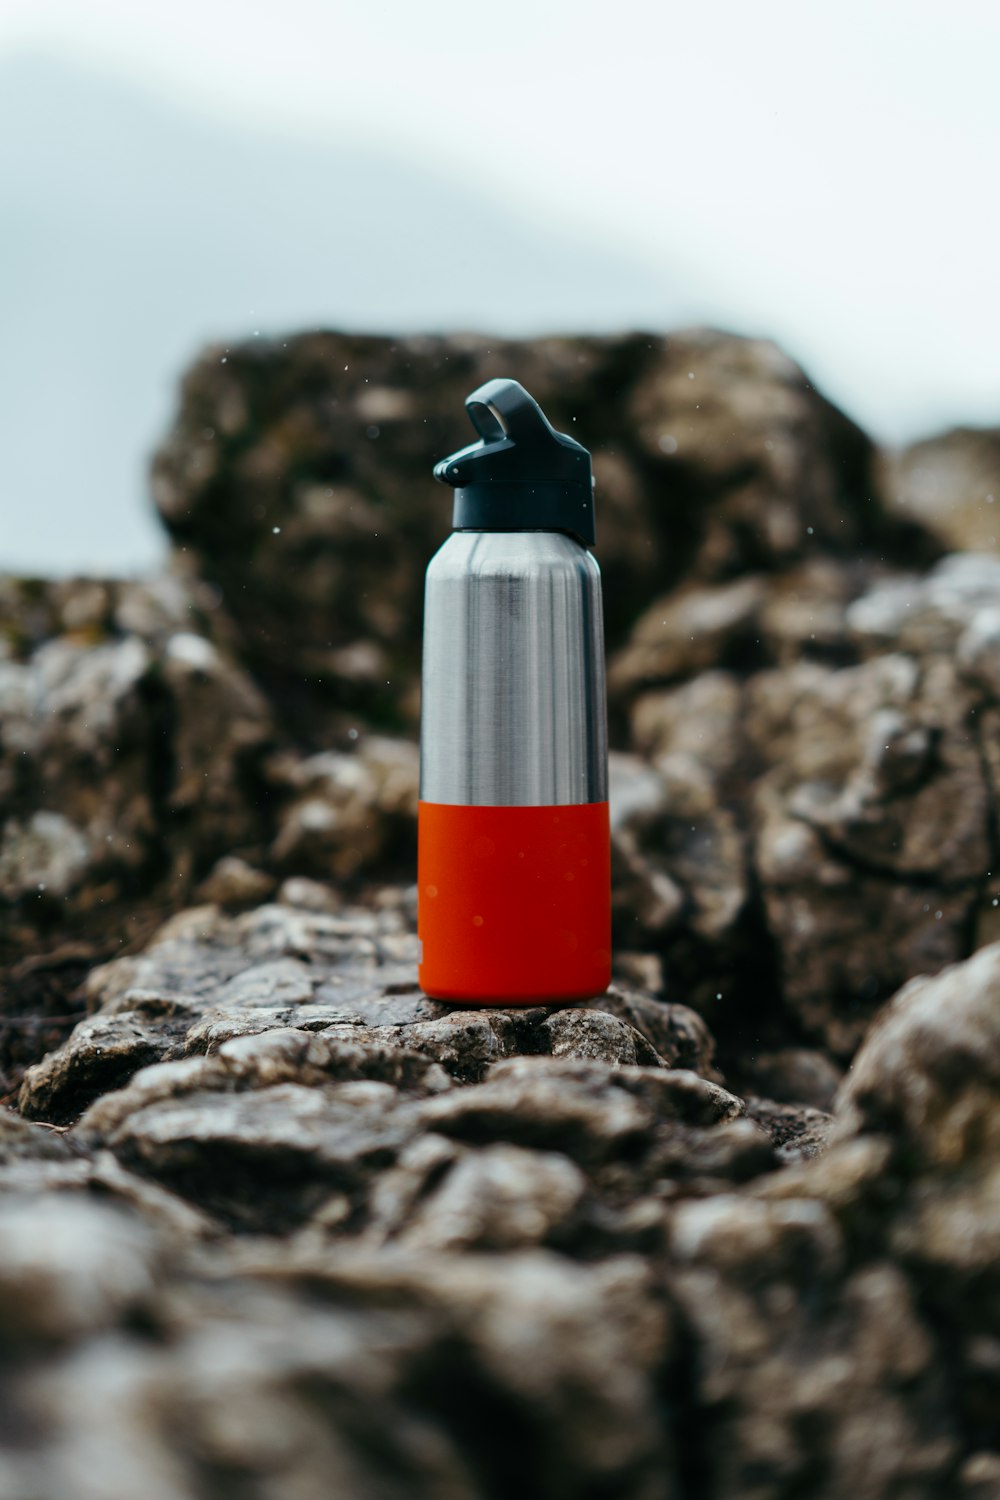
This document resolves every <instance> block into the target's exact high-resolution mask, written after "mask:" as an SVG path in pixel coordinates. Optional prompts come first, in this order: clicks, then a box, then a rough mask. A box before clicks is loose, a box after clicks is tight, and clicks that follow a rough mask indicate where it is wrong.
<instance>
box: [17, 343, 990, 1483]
mask: <svg viewBox="0 0 1000 1500" xmlns="http://www.w3.org/2000/svg"><path fill="white" fill-rule="evenodd" d="M345 365H346V366H347V367H348V368H347V369H346V370H345V369H344V368H343V367H344V366H345ZM501 371H502V372H504V373H507V372H510V373H514V374H516V375H518V376H519V377H520V378H521V379H523V380H524V381H525V382H526V383H527V384H528V385H529V386H530V387H531V388H532V389H533V390H534V391H535V392H536V394H538V395H539V396H540V398H541V399H542V400H543V401H544V402H545V404H546V406H547V407H548V408H549V409H550V411H551V414H552V415H553V416H554V418H555V419H556V421H557V422H558V423H560V424H561V425H563V426H565V427H567V428H569V429H571V430H572V429H573V424H574V421H576V423H577V424H578V428H579V430H580V431H581V433H583V432H584V431H585V433H586V437H587V440H588V441H590V442H592V443H593V445H594V448H595V463H596V469H597V474H598V481H599V485H600V487H601V497H602V501H601V503H602V509H601V530H602V535H601V560H602V564H603V566H604V572H605V585H606V589H607V601H608V624H609V641H610V644H611V648H612V650H611V656H610V662H609V668H610V670H609V680H610V684H611V689H612V702H611V709H612V732H613V737H614V741H615V744H616V750H615V753H614V754H613V756H612V820H613V871H614V921H615V945H616V963H617V980H618V982H617V983H616V986H615V987H614V988H613V989H612V990H611V991H610V992H609V993H608V994H607V995H606V996H605V997H603V998H602V999H601V1000H599V1001H594V1002H592V1003H591V1004H589V1005H584V1006H577V1007H573V1008H566V1009H561V1010H560V1009H547V1008H545V1007H541V1006H539V1007H535V1008H529V1009H510V1010H506V1009H503V1008H497V1009H493V1010H488V1011H483V1010H469V1011H462V1010H460V1009H457V1008H452V1007H447V1006H443V1005H439V1004H436V1003H434V1002H432V1001H429V1000H428V999H427V998H426V997H425V996H423V995H422V994H421V992H420V990H419V989H418V987H417V982H416V965H415V960H416V939H415V934H414V919H415V895H416V893H415V890H414V889H413V887H412V886H411V885H409V884H408V882H409V881H411V880H412V868H413V851H414V809H415V803H416V796H417V759H416V751H415V747H414V744H413V743H412V740H411V739H409V738H406V737H405V733H404V736H403V737H400V736H399V734H398V731H399V730H400V729H402V730H404V732H405V731H407V730H408V728H409V727H412V723H413V713H414V696H413V684H414V667H415V662H416V655H417V648H418V635H417V625H418V622H419V589H420V578H421V575H422V570H423V566H424V563H425V561H426V558H427V556H428V554H429V553H430V552H431V551H432V550H433V548H434V546H435V545H436V544H437V542H438V540H439V538H440V536H441V535H442V533H443V530H444V527H445V524H446V514H445V513H446V511H447V504H448V497H447V495H445V494H444V492H443V491H440V490H435V489H434V487H433V486H432V485H430V484H429V483H428V480H427V469H428V465H429V462H430V460H431V458H433V457H435V456H437V455H439V454H440V453H442V452H445V451H447V450H448V449H449V448H450V447H451V446H452V445H453V444H454V443H456V442H458V441H460V440H461V438H462V437H463V436H464V434H463V432H462V425H461V419H460V408H461V400H462V398H463V397H464V395H465V393H466V391H467V390H468V389H469V388H470V387H471V386H472V385H473V384H475V383H477V382H478V381H480V380H482V379H484V378H486V377H487V376H488V375H490V374H493V373H499V372H501ZM946 446H947V445H946ZM950 451H951V450H950V449H949V452H950ZM963 451H964V450H963ZM874 459H875V456H874V455H873V452H872V450H871V448H870V445H869V444H868V443H867V441H866V439H865V438H864V437H863V435H861V434H860V433H858V432H857V430H856V429H854V428H853V427H852V426H851V425H850V424H849V423H848V422H846V420H845V419H844V418H842V417H841V416H840V414H839V413H837V412H836V411H834V410H833V409H832V408H830V407H829V406H828V405H827V404H826V403H825V402H823V400H822V398H820V397H819V396H817V395H816V394H815V392H813V391H812V389H811V388H810V386H809V384H808V382H807V381H806V379H805V377H804V376H803V375H802V373H801V372H800V371H798V370H797V368H796V367H795V366H794V365H792V364H791V363H790V362H789V361H787V360H786V359H785V358H784V356H782V355H781V354H780V353H779V352H778V351H777V350H775V349H773V347H772V346H770V345H767V344H763V343H759V342H752V341H746V340H737V339H731V338H727V337H725V336H723V335H715V334H691V335H682V336H678V337H675V338H672V339H669V340H661V339H659V338H647V337H638V336H636V337H630V338H625V339H608V340H556V339H553V340H543V341H540V342H538V343H535V344H533V345H531V346H526V345H501V344H487V343H486V342H485V341H483V340H479V339H475V338H460V339H450V340H446V341H442V340H408V341H403V342H395V343H394V342H392V341H389V340H381V339H364V338H360V337H358V338H343V337H340V336H335V335H322V336H320V335H317V336H311V337H308V338H303V339H298V340H289V341H288V343H287V344H283V345H281V346H280V347H278V346H266V345H261V344H260V342H259V341H254V344H253V346H251V347H248V348H245V349H242V350H236V351H231V353H230V355H229V357H228V359H227V362H226V363H225V364H224V365H223V364H221V363H220V356H219V354H218V352H217V351H214V352H210V353H209V354H208V355H207V356H206V357H205V358H204V360H203V361H202V362H201V363H200V365H199V366H197V367H196V368H195V370H194V371H193V372H192V375H191V377H190V379H189V381H188V383H187V386H186V391H185V395H184V400H183V403H182V410H181V413H180V416H179V418H178V422H177V425H176V427H175V429H174V431H173V433H172V434H171V436H170V437H169V438H168V440H167V442H166V443H165V445H164V447H163V449H162V451H161V454H160V456H159V459H158V462H157V495H158V502H159V504H160V507H161V511H162V513H163V515H164V517H165V519H166V521H167V524H168V526H169V528H170V530H171V533H172V535H173V537H174V541H175V559H174V570H173V572H172V573H171V574H170V575H169V576H167V577H165V578H161V579H158V580H151V581H147V582H138V583H124V582H120V583H116V582H101V581H94V580H67V581H64V582H58V583H45V582H41V581H38V582H24V581H17V580H0V808H2V813H0V933H2V938H0V964H2V965H3V968H2V970H0V1095H2V1096H3V1097H4V1098H5V1100H6V1102H7V1105H8V1106H10V1107H5V1106H4V1104H3V1103H0V1398H2V1399H0V1407H2V1417H0V1495H3V1496H4V1500H6V1497H7V1496H8V1495H9V1496H11V1497H12V1500H66V1497H67V1496H80V1497H81V1500H135V1497H136V1496H139V1495H141V1496H144V1497H146V1496H148V1497H149V1500H161V1497H163V1500H312V1497H313V1496H315V1497H317V1500H318V1497H320V1496H322V1497H324V1500H326V1497H328V1496H330V1495H331V1494H334V1495H345V1496H347V1495H350V1496H352V1497H353V1496H357V1497H359V1500H394V1497H397V1496H398V1497H399V1500H410V1497H418V1500H419V1497H425V1500H505V1497H506V1496H508V1495H511V1494H523V1495H524V1496H525V1500H550V1497H551V1500H567V1497H570V1496H572V1497H580V1500H609V1497H611V1496H614V1497H616V1500H618V1497H623V1500H675V1497H676V1500H688V1497H693V1496H697V1497H698V1500H748V1497H753V1500H792V1497H804V1496H808V1497H810V1500H812V1497H818V1500H845V1497H850V1500H925V1497H926V1500H951V1497H952V1496H958V1497H963V1500H988V1497H989V1500H992V1497H993V1496H994V1495H995V1494H996V1493H997V1484H998V1476H1000V1449H998V1445H997V1432H998V1430H1000V1321H998V1308H1000V1280H998V1270H997V1268H998V1266H1000V1221H998V1217H997V1204H998V1203H1000V1176H998V1167H997V1162H998V1159H1000V1134H998V1131H1000V1103H998V1101H1000V1072H998V1062H997V1059H998V1057H1000V1032H998V1026H1000V1000H998V996H1000V943H997V939H998V938H1000V905H998V903H1000V863H998V861H1000V846H998V841H1000V833H998V828H1000V822H998V817H997V810H996V809H997V793H998V788H1000V749H998V745H1000V562H998V561H997V560H996V559H993V558H990V557H988V556H984V555H975V554H968V553H963V554H957V555H954V556H950V557H946V558H944V559H943V560H941V561H938V562H934V556H935V549H936V546H937V543H936V542H935V541H934V540H933V539H932V538H931V536H930V534H929V533H928V532H927V531H924V530H921V529H920V526H919V525H918V524H917V521H916V520H915V517H916V516H917V514H918V512H919V516H920V517H923V518H924V519H926V520H927V522H928V523H929V524H930V526H931V527H932V529H935V528H936V529H937V531H938V533H939V534H940V535H946V536H947V535H948V534H949V533H948V530H947V527H944V526H942V525H941V524H939V522H938V520H937V519H935V516H933V515H932V514H931V511H930V509H928V508H927V507H922V508H921V507H918V506H917V505H915V504H910V503H909V501H907V502H906V503H904V504H897V501H896V498H894V496H895V492H894V491H893V490H892V488H891V485H890V486H889V488H883V491H882V494H883V496H884V503H880V501H879V491H878V489H877V488H876V486H877V484H879V483H881V484H882V485H883V487H884V486H886V485H887V484H888V481H887V480H886V478H885V475H886V474H887V473H888V472H889V470H888V469H886V468H885V466H883V467H882V469H881V471H879V469H878V466H877V465H876V464H875V462H874ZM950 461H951V460H950V458H949V462H950ZM879 472H881V476H882V477H881V478H880V477H879ZM949 482H950V481H949ZM935 503H936V502H935ZM956 524H957V523H956ZM955 534H958V533H955ZM962 535H963V544H965V540H966V539H965V535H964V533H963V534H962ZM193 903H197V904H193ZM179 908H184V909H183V910H179ZM170 913H175V914H174V915H173V916H172V917H170V919H169V920H167V921H166V922H164V920H163V919H164V917H165V916H168V915H169V914H170ZM949 965H950V967H948V966H949ZM917 975H924V976H925V977H923V978H920V979H917V978H915V977H914V976H917ZM907 981H910V982H909V983H907ZM895 991H898V993H897V994H896V995H895V998H894V999H891V1003H890V1004H889V1005H888V1007H887V1008H884V1003H885V1002H886V1001H888V1000H890V997H892V996H893V994H894V992H895ZM15 1104H16V1106H17V1108H18V1110H19V1112H18V1113H15V1112H14V1106H15Z"/></svg>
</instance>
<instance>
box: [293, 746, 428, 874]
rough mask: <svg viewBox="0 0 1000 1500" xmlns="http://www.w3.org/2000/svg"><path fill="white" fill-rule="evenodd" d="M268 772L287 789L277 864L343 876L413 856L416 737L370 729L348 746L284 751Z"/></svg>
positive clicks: (416, 771)
mask: <svg viewBox="0 0 1000 1500" xmlns="http://www.w3.org/2000/svg"><path fill="white" fill-rule="evenodd" d="M271 775H272V780H273V782H274V784H275V785H278V786H281V787H283V788H284V789H285V791H286V793H288V794H290V800H289V802H288V804H287V806H286V808H285V810H284V812H283V813H282V816H281V821H280V825H279V828H278V834H277V837H276V839H275V841H274V844H273V847H272V851H271V852H272V856H273V858H274V860H275V862H276V864H277V865H278V867H279V868H281V869H293V870H295V871H297V872H307V873H309V874H311V875H314V876H321V875H331V874H332V875H333V876H334V878H335V879H339V880H345V879H349V878H350V877H352V876H354V875H356V874H358V873H359V872H360V871H361V870H363V869H365V868H366V867H368V868H370V867H372V866H373V865H376V864H378V863H382V864H383V865H385V864H387V863H388V864H390V865H391V861H392V860H393V858H394V857H395V858H397V859H398V860H399V861H400V862H402V860H403V859H408V860H409V861H410V863H411V864H412V863H413V862H414V860H415V838H414V830H415V822H416V815H417V791H418V777H419V756H418V753H417V748H416V746H415V745H411V744H409V743H407V742H406V741H404V740H389V739H384V738H381V737H379V736H371V737H368V738H366V739H365V740H363V741H361V742H360V743H359V744H358V746H357V748H356V749H355V751H354V752H352V753H350V754H342V753H338V752H334V751H326V752H324V753H322V754H320V755H313V756H309V757H307V758H306V759H305V760H301V759H297V758H294V757H292V758H288V757H286V758H285V759H283V760H279V761H276V762H274V764H273V766H272V769H271Z"/></svg>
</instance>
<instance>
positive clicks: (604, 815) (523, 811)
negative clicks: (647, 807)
mask: <svg viewBox="0 0 1000 1500" xmlns="http://www.w3.org/2000/svg"><path fill="white" fill-rule="evenodd" d="M417 866H418V868H417V881H418V895H417V902H418V931H419V934H420V941H421V962H420V985H421V988H422V989H423V991H424V993H425V994H427V995H430V996H432V997H433V998H434V999H437V1000H450V1001H464V1002H466V1003H468V1004H473V1005H475V1004H479V1005H530V1004H533V1003H537V1004H543V1005H544V1004H551V1003H552V1002H554V1001H563V1000H582V999H586V998H588V997H589V996H593V995H600V994H603V992H604V991H605V990H606V989H607V987H608V984H609V982H610V979H611V850H610V835H609V831H608V804H607V803H606V802H585V803H577V804H570V805H562V806H558V807H459V806H453V805H451V804H446V803H440V802H421V804H420V811H419V852H418V861H417Z"/></svg>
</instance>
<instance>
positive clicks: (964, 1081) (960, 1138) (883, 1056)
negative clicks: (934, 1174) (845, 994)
mask: <svg viewBox="0 0 1000 1500" xmlns="http://www.w3.org/2000/svg"><path fill="white" fill-rule="evenodd" d="M998 989H1000V944H993V945H992V946H990V947H989V948H983V949H982V950H981V951H980V952H979V953H977V954H975V955H974V956H973V957H972V958H970V959H968V960H967V961H966V962H965V963H963V964H958V965H955V966H954V967H952V968H948V969H945V970H944V971H943V972H942V973H941V974H939V975H937V976H936V977H935V978H924V979H915V980H913V981H912V982H911V983H910V984H908V985H907V986H906V987H905V988H904V989H902V990H901V991H900V992H899V994H898V995H897V996H896V997H895V999H894V1000H893V1002H892V1004H891V1005H890V1006H888V1007H887V1008H886V1009H885V1010H884V1011H883V1012H882V1014H881V1015H880V1016H879V1018H878V1020H877V1022H876V1024H875V1026H874V1027H873V1028H872V1032H871V1035H870V1036H869V1037H868V1039H867V1041H866V1043H865V1046H864V1047H863V1048H862V1050H861V1052H860V1053H859V1054H858V1056H857V1058H856V1059H855V1061H854V1064H853V1066H852V1068H851V1070H850V1072H849V1073H848V1076H847V1078H846V1080H845V1083H844V1086H843V1090H842V1092H841V1096H840V1100H839V1112H840V1116H841V1120H842V1125H841V1130H842V1131H843V1132H845V1133H848V1132H861V1131H864V1132H876V1133H882V1134H886V1135H889V1136H890V1137H891V1138H892V1139H893V1140H894V1141H895V1142H896V1143H897V1145H898V1147H899V1149H900V1150H902V1151H903V1152H905V1153H906V1155H907V1156H908V1157H909V1158H910V1159H911V1160H914V1161H917V1162H920V1163H922V1164H925V1165H927V1166H928V1167H934V1168H949V1169H957V1168H961V1167H962V1166H963V1164H965V1163H966V1162H967V1161H968V1160H969V1159H970V1157H971V1158H972V1159H973V1160H977V1161H978V1160H985V1161H988V1160H989V1159H990V1158H991V1157H992V1158H994V1159H995V1158H996V1156H997V1154H998V1151H1000V1110H998V1109H997V1097H998V1093H1000V1004H998V1001H997V995H998Z"/></svg>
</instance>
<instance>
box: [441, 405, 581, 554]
mask: <svg viewBox="0 0 1000 1500" xmlns="http://www.w3.org/2000/svg"><path fill="white" fill-rule="evenodd" d="M465 407H466V410H467V411H468V413H469V417H470V418H471V420H472V425H473V427H474V428H475V429H476V431H477V432H478V433H479V442H478V443H471V444H470V445H469V447H468V448H462V449H460V450H459V452H458V453H453V454H452V455H451V457H450V458H443V459H442V460H441V462H440V463H439V464H437V465H436V466H435V469H434V476H435V478H436V479H440V480H441V481H442V482H443V483H444V484H451V485H454V486H455V508H454V512H453V514H452V526H453V527H454V528H455V530H456V531H565V532H568V533H569V535H570V536H573V537H576V538H577V540H578V541H580V542H582V543H583V545H584V546H585V547H592V546H593V545H594V539H595V538H594V481H593V477H592V474H591V469H590V454H589V453H588V452H587V450H586V448H584V447H583V446H582V445H581V444H580V443H578V442H576V441H575V440H574V439H573V438H571V437H568V436H567V434H566V433H564V432H556V430H555V428H554V427H553V426H552V425H551V423H550V422H549V421H548V419H547V417H546V416H545V413H544V412H543V411H542V409H541V407H540V406H539V405H538V402H537V401H536V400H535V399H534V397H532V396H529V395H528V392H527V391H526V390H525V389H524V386H523V385H519V384H518V383H517V381H516V380H488V381H487V382H486V384H485V385H481V386H480V387H479V389H478V390H475V391H473V392H472V395H471V396H467V397H466V401H465Z"/></svg>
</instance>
